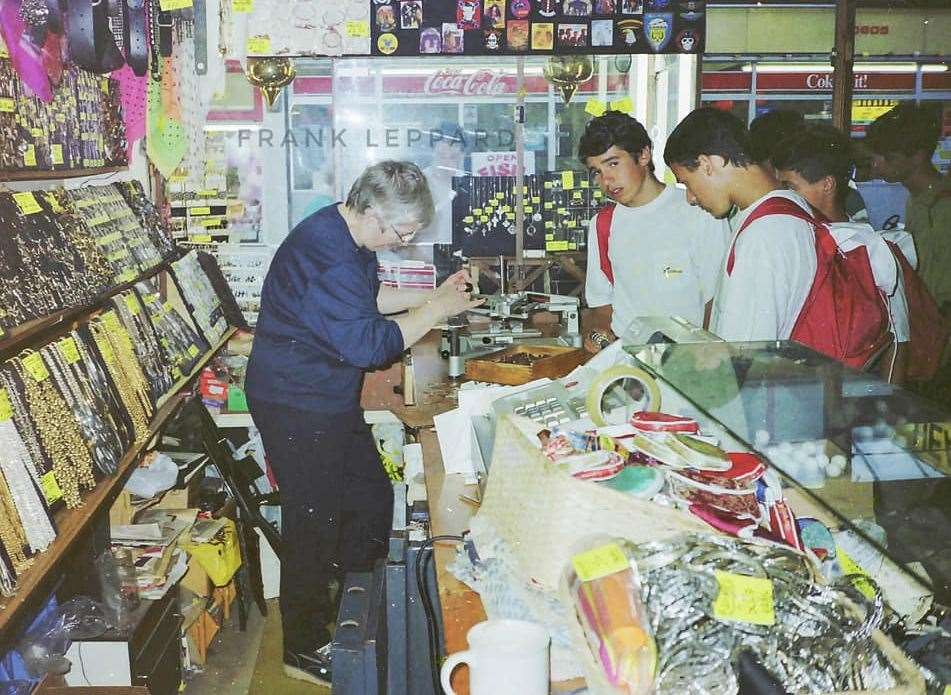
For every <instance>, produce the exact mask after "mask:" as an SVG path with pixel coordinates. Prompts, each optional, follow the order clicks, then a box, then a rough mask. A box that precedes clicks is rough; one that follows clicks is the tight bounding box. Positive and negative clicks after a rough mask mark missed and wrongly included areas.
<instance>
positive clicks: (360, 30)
mask: <svg viewBox="0 0 951 695" xmlns="http://www.w3.org/2000/svg"><path fill="white" fill-rule="evenodd" d="M347 36H348V37H349V38H351V39H367V38H370V23H369V22H365V21H363V20H359V19H357V20H348V21H347Z"/></svg>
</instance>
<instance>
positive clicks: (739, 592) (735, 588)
mask: <svg viewBox="0 0 951 695" xmlns="http://www.w3.org/2000/svg"><path fill="white" fill-rule="evenodd" d="M714 574H715V575H716V578H717V584H718V585H719V588H720V589H719V592H718V593H717V598H716V600H715V601H714V602H713V615H714V617H716V618H721V619H723V620H737V621H739V622H742V623H753V624H754V625H775V624H776V614H775V612H774V610H773V582H772V581H771V580H769V579H765V578H763V577H747V576H746V575H743V574H733V573H732V572H723V571H721V570H716V571H715V572H714Z"/></svg>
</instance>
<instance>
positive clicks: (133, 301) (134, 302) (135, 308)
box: [125, 294, 141, 316]
mask: <svg viewBox="0 0 951 695" xmlns="http://www.w3.org/2000/svg"><path fill="white" fill-rule="evenodd" d="M125 305H126V306H127V307H129V311H130V312H131V313H132V315H133V316H137V315H138V314H139V311H141V308H140V307H139V300H138V299H137V298H136V296H135V295H134V294H127V295H126V297H125Z"/></svg>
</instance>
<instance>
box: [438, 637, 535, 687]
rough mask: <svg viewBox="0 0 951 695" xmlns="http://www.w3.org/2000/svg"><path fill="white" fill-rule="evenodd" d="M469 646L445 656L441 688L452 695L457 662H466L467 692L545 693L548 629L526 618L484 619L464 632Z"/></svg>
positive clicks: (441, 673)
mask: <svg viewBox="0 0 951 695" xmlns="http://www.w3.org/2000/svg"><path fill="white" fill-rule="evenodd" d="M466 639H467V640H468V642H469V648H468V649H467V650H465V651H464V652H456V653H455V654H452V655H450V656H449V658H447V659H446V661H445V663H443V665H442V671H441V672H440V680H441V682H442V687H443V691H444V692H445V693H447V695H455V691H453V689H452V686H451V684H450V680H451V677H452V672H453V670H454V669H455V668H456V666H458V665H459V664H461V663H463V662H465V663H467V664H468V665H469V693H470V695H506V694H508V695H548V690H549V682H550V679H551V667H550V664H549V653H548V646H549V644H550V642H551V637H550V636H549V635H548V631H547V630H546V629H545V628H543V627H541V626H540V625H537V624H536V623H530V622H527V621H525V620H486V621H485V622H482V623H479V624H477V625H474V626H473V627H472V628H470V630H469V632H468V633H467V635H466Z"/></svg>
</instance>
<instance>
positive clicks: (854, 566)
mask: <svg viewBox="0 0 951 695" xmlns="http://www.w3.org/2000/svg"><path fill="white" fill-rule="evenodd" d="M835 556H836V559H837V560H838V561H839V566H840V567H841V568H842V574H860V575H862V576H863V577H866V578H868V572H866V571H865V570H864V569H862V566H861V565H859V563H857V562H856V561H855V560H853V559H852V558H851V557H849V554H848V553H847V552H845V551H844V550H842V548H840V547H839V546H835ZM854 584H855V588H856V589H858V590H859V591H860V592H861V593H862V595H863V596H865V598H867V599H869V600H872V599H874V598H875V590H874V589H873V588H872V585H871V584H869V583H868V582H864V581H857V582H854Z"/></svg>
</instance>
